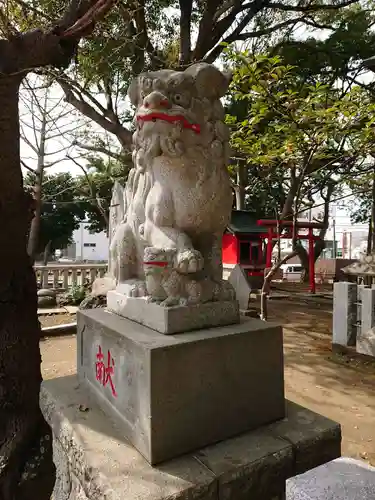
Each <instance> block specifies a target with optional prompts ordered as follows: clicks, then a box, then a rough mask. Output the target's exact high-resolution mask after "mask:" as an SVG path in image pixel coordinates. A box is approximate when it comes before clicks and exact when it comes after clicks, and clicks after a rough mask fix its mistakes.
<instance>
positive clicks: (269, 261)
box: [266, 227, 273, 269]
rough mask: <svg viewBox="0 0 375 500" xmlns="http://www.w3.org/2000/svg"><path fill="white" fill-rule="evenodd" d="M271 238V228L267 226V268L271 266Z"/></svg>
mask: <svg viewBox="0 0 375 500" xmlns="http://www.w3.org/2000/svg"><path fill="white" fill-rule="evenodd" d="M272 239H273V229H272V227H270V228H268V240H267V252H266V267H267V268H268V269H269V268H271V267H272Z"/></svg>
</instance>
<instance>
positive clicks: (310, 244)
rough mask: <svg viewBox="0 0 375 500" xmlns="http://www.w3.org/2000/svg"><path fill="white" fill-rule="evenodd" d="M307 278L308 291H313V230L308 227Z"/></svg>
mask: <svg viewBox="0 0 375 500" xmlns="http://www.w3.org/2000/svg"><path fill="white" fill-rule="evenodd" d="M309 278H310V292H311V293H315V291H316V289H315V262H314V238H313V230H312V228H310V229H309Z"/></svg>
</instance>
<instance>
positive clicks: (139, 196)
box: [109, 63, 234, 307]
mask: <svg viewBox="0 0 375 500" xmlns="http://www.w3.org/2000/svg"><path fill="white" fill-rule="evenodd" d="M228 85H229V78H228V77H227V76H226V75H225V74H223V73H222V72H221V71H219V70H218V69H216V68H215V67H214V66H212V65H209V64H204V63H199V64H195V65H193V66H191V67H189V68H188V69H187V70H185V71H183V72H176V71H172V70H161V71H156V72H153V73H146V74H142V75H140V76H138V77H137V78H136V79H135V80H134V81H133V82H132V84H131V85H130V88H129V91H128V95H129V98H130V101H131V102H132V104H133V105H134V106H135V108H136V113H135V125H136V131H135V133H134V136H133V145H134V151H133V162H134V166H133V169H132V170H131V172H130V174H129V178H128V181H127V184H126V186H125V188H122V187H121V186H120V185H119V184H116V185H115V187H114V191H113V198H112V209H111V222H110V263H109V272H110V274H111V275H112V276H113V277H114V279H115V281H116V285H117V291H120V292H121V293H123V294H124V295H126V296H128V297H147V298H148V299H147V300H149V301H152V302H157V303H159V304H161V305H162V306H166V307H168V306H173V305H185V304H189V303H200V302H210V301H217V300H234V292H233V289H232V288H231V286H230V285H229V284H228V283H227V282H225V281H223V279H222V258H221V250H222V246H221V241H222V235H223V233H224V230H225V228H226V226H227V224H228V222H229V218H230V212H231V207H232V193H231V187H230V180H229V175H228V171H227V164H228V150H229V147H228V140H229V131H228V129H227V127H226V125H225V124H224V109H223V106H222V104H221V101H220V98H221V97H223V96H224V94H225V93H226V91H227V89H228Z"/></svg>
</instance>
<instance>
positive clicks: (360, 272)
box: [342, 253, 375, 276]
mask: <svg viewBox="0 0 375 500" xmlns="http://www.w3.org/2000/svg"><path fill="white" fill-rule="evenodd" d="M342 271H343V272H344V273H345V274H351V275H353V276H375V253H373V254H371V255H364V256H363V257H362V258H361V259H360V260H358V261H357V262H353V264H350V265H349V266H346V267H344V268H343V269H342Z"/></svg>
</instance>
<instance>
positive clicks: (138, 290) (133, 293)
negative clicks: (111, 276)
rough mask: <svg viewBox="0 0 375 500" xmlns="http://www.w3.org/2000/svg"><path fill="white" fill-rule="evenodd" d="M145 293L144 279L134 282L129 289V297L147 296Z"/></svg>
mask: <svg viewBox="0 0 375 500" xmlns="http://www.w3.org/2000/svg"><path fill="white" fill-rule="evenodd" d="M147 295H148V293H147V288H146V283H145V282H144V281H139V282H138V283H134V285H133V286H132V288H131V290H130V291H129V297H147Z"/></svg>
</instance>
